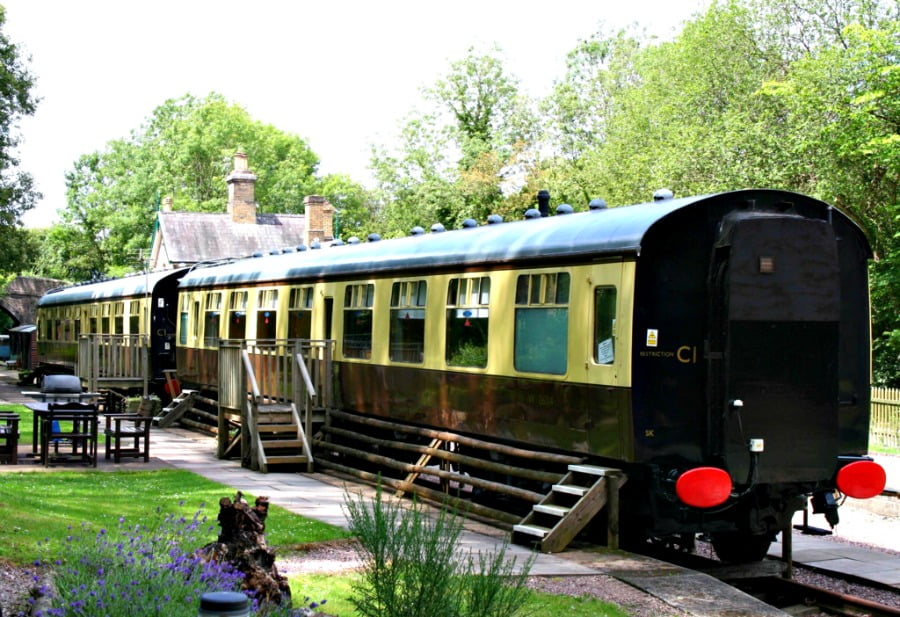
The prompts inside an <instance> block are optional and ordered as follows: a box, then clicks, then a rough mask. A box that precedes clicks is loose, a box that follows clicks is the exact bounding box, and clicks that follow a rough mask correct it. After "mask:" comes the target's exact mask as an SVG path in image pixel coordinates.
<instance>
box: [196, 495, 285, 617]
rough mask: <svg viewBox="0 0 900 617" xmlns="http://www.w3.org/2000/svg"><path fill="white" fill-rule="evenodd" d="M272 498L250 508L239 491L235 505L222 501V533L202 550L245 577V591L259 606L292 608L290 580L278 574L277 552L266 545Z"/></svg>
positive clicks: (258, 498) (204, 553)
mask: <svg viewBox="0 0 900 617" xmlns="http://www.w3.org/2000/svg"><path fill="white" fill-rule="evenodd" d="M268 514H269V498H268V497H257V498H256V502H255V505H254V506H253V507H252V508H251V507H250V506H249V504H247V502H246V501H244V499H243V495H242V494H241V492H240V491H238V493H237V495H236V496H235V499H234V501H231V499H229V498H228V497H223V498H222V499H220V500H219V517H218V519H219V526H220V527H221V532H220V533H219V537H218V539H217V540H216V541H215V542H211V543H209V544H207V545H206V546H204V547H203V548H201V549H200V554H201V555H203V557H204V558H205V559H208V560H210V561H214V562H218V563H230V564H232V565H233V566H234V568H235V569H236V570H238V571H240V572H243V573H244V583H243V587H242V589H243V590H244V591H246V592H248V593H249V594H250V595H252V596H253V597H254V598H256V600H257V601H258V602H259V604H260V605H265V604H270V605H272V604H275V605H281V604H284V605H285V606H290V605H291V589H290V587H289V586H288V582H287V578H285V577H284V576H282V575H280V574H278V568H276V567H275V552H274V551H272V550H271V549H269V548H268V546H267V545H266V536H265V531H266V517H267V516H268Z"/></svg>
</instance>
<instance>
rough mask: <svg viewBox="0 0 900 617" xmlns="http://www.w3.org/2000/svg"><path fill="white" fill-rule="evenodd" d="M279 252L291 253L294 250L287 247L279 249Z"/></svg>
mask: <svg viewBox="0 0 900 617" xmlns="http://www.w3.org/2000/svg"><path fill="white" fill-rule="evenodd" d="M281 252H282V253H293V252H294V249H292V248H291V247H289V246H288V247H285V248H283V249H281Z"/></svg>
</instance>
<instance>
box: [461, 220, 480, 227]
mask: <svg viewBox="0 0 900 617" xmlns="http://www.w3.org/2000/svg"><path fill="white" fill-rule="evenodd" d="M473 227H478V221H476V220H475V219H466V220H464V221H463V222H462V228H463V229H472V228H473Z"/></svg>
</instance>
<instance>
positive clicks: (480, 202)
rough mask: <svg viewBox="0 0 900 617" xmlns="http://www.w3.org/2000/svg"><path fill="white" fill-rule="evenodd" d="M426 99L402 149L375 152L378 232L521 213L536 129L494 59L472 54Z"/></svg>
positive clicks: (527, 105) (409, 123) (526, 103)
mask: <svg viewBox="0 0 900 617" xmlns="http://www.w3.org/2000/svg"><path fill="white" fill-rule="evenodd" d="M424 95H425V100H426V102H427V103H428V104H429V105H430V108H429V110H428V111H426V112H424V113H413V114H411V115H410V116H409V117H408V118H407V120H406V123H405V125H404V126H403V128H402V131H401V136H400V142H401V143H400V145H399V147H398V148H397V149H396V150H395V151H388V150H387V149H386V148H384V147H376V148H375V149H374V150H373V156H372V162H371V165H372V169H373V171H374V172H375V177H376V179H377V181H378V182H379V187H380V189H381V191H382V202H383V204H384V206H383V209H382V211H381V213H380V219H381V221H382V226H383V228H384V229H386V230H388V233H389V234H390V235H401V234H405V233H408V232H409V230H410V229H411V228H412V227H413V226H416V225H418V226H421V227H424V228H426V229H428V228H429V227H430V226H431V225H432V224H433V223H438V222H439V223H441V224H443V225H444V226H445V227H457V226H459V225H460V224H461V222H462V221H463V220H464V219H466V218H474V219H476V220H478V221H481V222H484V220H485V219H486V218H487V216H488V215H489V214H492V213H502V214H510V213H511V214H513V215H517V214H520V213H521V212H522V211H524V209H525V208H523V207H522V205H521V203H522V202H523V201H524V200H525V198H523V197H521V195H523V194H526V195H527V194H528V193H529V192H531V185H530V182H529V178H530V177H531V176H532V175H533V173H534V171H535V170H536V169H537V167H538V165H537V163H538V159H537V157H536V156H535V154H534V149H535V148H536V146H537V137H538V134H539V130H538V121H537V116H536V112H535V111H534V110H533V103H532V102H531V101H530V100H529V99H528V98H527V97H525V96H523V95H521V94H520V93H519V84H518V80H517V79H516V78H515V77H513V76H511V75H509V74H508V73H507V72H506V71H505V70H504V68H503V63H502V60H501V58H500V54H499V51H498V50H493V51H492V52H489V53H479V52H478V51H476V50H475V49H469V51H468V53H467V55H466V56H465V57H464V58H463V59H462V60H459V61H457V62H453V63H452V64H451V66H450V69H449V71H448V73H447V74H446V75H444V76H441V77H439V78H438V79H437V80H436V81H435V84H434V86H433V87H431V88H428V89H426V90H425V91H424ZM532 194H533V192H532ZM527 199H528V200H530V199H532V198H531V197H529V198H527Z"/></svg>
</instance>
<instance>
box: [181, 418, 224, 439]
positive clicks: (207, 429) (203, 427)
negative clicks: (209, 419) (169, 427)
mask: <svg viewBox="0 0 900 617" xmlns="http://www.w3.org/2000/svg"><path fill="white" fill-rule="evenodd" d="M178 422H180V423H181V424H183V425H184V426H190V427H191V428H195V429H197V430H199V431H202V432H204V433H209V434H210V435H216V434H218V432H219V429H218V428H217V427H215V426H210V425H209V424H205V423H203V422H197V421H196V420H191V419H190V418H184V417H182V418H181V419H179V420H178Z"/></svg>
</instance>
